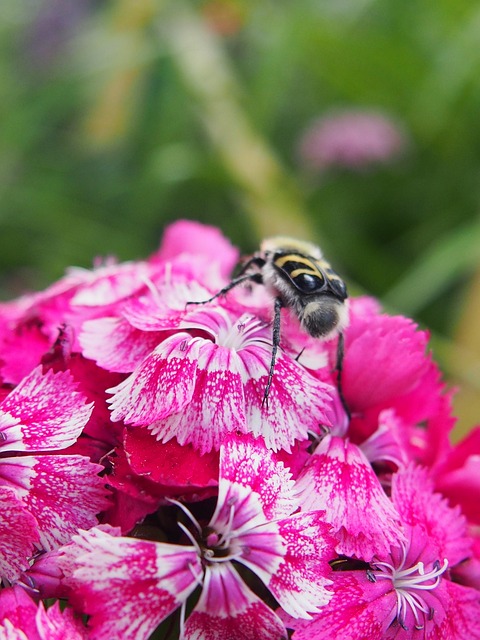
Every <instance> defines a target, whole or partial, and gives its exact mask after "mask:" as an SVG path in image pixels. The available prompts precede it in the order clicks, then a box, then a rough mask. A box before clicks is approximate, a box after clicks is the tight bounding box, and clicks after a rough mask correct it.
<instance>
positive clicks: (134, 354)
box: [79, 317, 165, 373]
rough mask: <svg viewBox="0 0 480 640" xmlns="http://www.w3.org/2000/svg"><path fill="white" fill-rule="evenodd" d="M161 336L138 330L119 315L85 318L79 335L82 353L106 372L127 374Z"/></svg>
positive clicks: (148, 353) (161, 338) (147, 353)
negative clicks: (94, 318) (93, 318)
mask: <svg viewBox="0 0 480 640" xmlns="http://www.w3.org/2000/svg"><path fill="white" fill-rule="evenodd" d="M164 337H165V336H164V335H159V334H157V333H147V332H145V331H140V330H139V329H136V328H135V327H132V325H131V324H130V323H129V322H127V321H126V320H125V319H124V318H122V317H120V318H119V317H111V318H99V319H96V320H87V321H86V322H84V323H83V325H82V332H81V334H80V336H79V342H80V346H81V348H82V353H83V355H84V356H85V357H86V358H89V359H90V360H94V361H95V362H96V363H97V364H98V365H99V366H100V367H102V368H103V369H107V371H116V372H118V373H131V372H132V371H133V370H134V369H135V368H136V367H137V366H138V365H139V364H140V363H141V362H142V360H144V359H145V358H146V357H147V356H148V355H150V353H151V352H152V351H153V350H154V349H155V347H156V346H157V345H158V343H159V342H161V340H163V338H164Z"/></svg>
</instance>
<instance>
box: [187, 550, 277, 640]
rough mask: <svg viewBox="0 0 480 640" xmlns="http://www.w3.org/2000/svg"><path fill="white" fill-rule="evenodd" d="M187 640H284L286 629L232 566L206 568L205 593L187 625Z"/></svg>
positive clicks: (227, 564) (217, 565) (228, 564)
mask: <svg viewBox="0 0 480 640" xmlns="http://www.w3.org/2000/svg"><path fill="white" fill-rule="evenodd" d="M184 638H185V640H235V639H237V638H238V639H240V638H241V639H242V640H282V639H285V640H286V638H287V632H286V630H285V627H284V625H283V623H282V621H281V620H280V618H279V617H278V616H277V615H276V613H275V612H274V611H272V610H271V609H270V608H269V607H267V605H266V604H265V603H264V602H263V601H262V600H260V598H259V597H258V596H256V595H255V594H254V593H253V592H252V591H250V589H249V588H248V587H247V585H246V584H245V582H243V580H242V579H241V578H240V576H239V575H238V574H237V572H236V571H235V569H234V568H233V567H232V566H231V564H230V563H218V564H213V565H210V566H209V567H207V568H206V571H205V578H204V582H203V590H202V593H201V595H200V599H199V601H198V602H197V604H196V606H195V608H194V610H193V611H192V613H191V614H190V616H189V617H188V619H187V621H186V623H185V630H184Z"/></svg>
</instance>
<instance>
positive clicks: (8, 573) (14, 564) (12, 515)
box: [0, 487, 39, 582]
mask: <svg viewBox="0 0 480 640" xmlns="http://www.w3.org/2000/svg"><path fill="white" fill-rule="evenodd" d="M0 514H1V516H0V550H1V551H0V578H6V579H7V580H9V581H10V582H13V581H15V580H16V579H18V577H19V576H20V574H21V572H22V571H26V570H27V569H28V566H29V559H30V558H31V557H32V555H33V553H34V550H35V549H34V545H35V544H37V543H38V541H39V534H38V527H37V522H36V520H35V518H34V517H33V516H32V515H31V514H30V513H29V512H28V511H27V509H26V508H25V506H24V505H23V504H22V502H21V501H20V500H19V499H18V497H17V495H16V494H15V491H13V490H12V489H9V488H8V487H0Z"/></svg>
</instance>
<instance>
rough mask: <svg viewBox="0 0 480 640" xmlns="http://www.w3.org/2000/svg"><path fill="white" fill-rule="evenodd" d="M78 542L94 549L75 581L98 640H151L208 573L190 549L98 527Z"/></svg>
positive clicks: (79, 559) (86, 555)
mask: <svg viewBox="0 0 480 640" xmlns="http://www.w3.org/2000/svg"><path fill="white" fill-rule="evenodd" d="M73 540H74V542H77V541H78V542H79V544H80V545H81V547H82V548H83V549H85V547H87V548H88V551H87V552H86V553H85V552H84V553H82V554H80V555H79V556H78V557H77V559H76V566H77V569H76V570H75V572H74V575H73V581H74V585H75V591H76V594H77V596H76V597H78V598H79V599H80V600H81V601H82V602H83V607H82V608H83V610H84V611H85V613H88V614H89V615H91V616H92V617H91V619H90V626H91V629H92V634H91V637H92V638H95V640H125V639H126V638H128V640H145V638H148V637H149V636H150V634H151V633H152V632H153V631H154V630H155V628H156V627H157V626H158V625H159V624H160V623H161V622H162V620H163V619H164V618H166V617H167V616H168V615H170V614H171V613H172V612H173V611H175V609H177V608H178V607H180V606H181V605H182V604H183V602H185V600H186V599H187V598H188V596H189V595H190V594H191V593H192V591H193V590H194V589H195V588H196V586H197V584H198V578H199V577H200V576H201V575H202V573H203V570H202V567H201V564H200V559H199V557H198V555H197V551H196V550H195V549H194V548H193V547H190V546H185V547H184V546H179V545H170V544H163V543H156V542H150V541H147V540H137V539H134V538H123V537H112V536H110V535H108V534H107V533H104V532H101V531H99V530H98V529H97V530H96V531H95V532H93V533H90V532H83V533H82V538H79V537H78V536H74V538H73Z"/></svg>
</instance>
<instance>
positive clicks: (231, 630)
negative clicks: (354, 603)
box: [60, 436, 334, 640]
mask: <svg viewBox="0 0 480 640" xmlns="http://www.w3.org/2000/svg"><path fill="white" fill-rule="evenodd" d="M297 509H298V500H297V499H296V497H295V484H294V482H293V480H292V478H291V474H290V472H289V470H288V469H286V468H285V466H284V465H283V463H282V462H279V461H276V460H275V458H274V455H273V452H272V451H271V450H268V449H267V448H266V447H265V445H264V444H263V442H262V441H261V440H253V439H252V438H251V436H247V437H246V438H244V439H241V440H240V439H238V438H231V439H229V440H227V441H226V442H225V443H224V444H223V445H222V449H221V456H220V478H219V489H218V498H217V505H216V508H215V511H214V513H213V515H212V516H211V518H210V520H209V522H208V523H204V524H203V525H202V524H201V523H199V522H198V521H197V520H196V519H195V518H194V517H193V516H192V515H191V514H189V513H188V512H187V514H188V521H187V524H189V525H190V528H188V526H186V525H185V524H183V523H180V524H179V526H180V527H181V529H182V531H183V532H184V533H185V537H186V539H187V541H190V544H185V545H179V544H168V543H163V542H152V541H148V540H138V539H134V538H125V537H115V536H112V535H111V534H110V533H109V532H106V531H102V530H100V529H98V528H97V529H92V530H91V531H90V532H83V533H81V534H80V535H79V536H74V538H73V543H71V544H70V545H67V546H66V547H64V549H63V553H60V566H61V567H62V569H63V572H64V574H65V575H66V584H67V585H68V587H69V588H70V589H72V599H73V600H74V601H77V602H79V606H80V607H81V609H82V610H83V611H85V612H86V613H88V614H89V615H91V616H92V617H91V621H90V624H91V628H92V637H93V638H96V639H98V640H100V639H107V638H108V639H109V640H112V639H116V638H118V639H120V638H130V639H131V640H140V639H141V638H145V637H148V635H149V634H150V633H151V632H152V631H153V630H154V629H155V628H156V627H157V625H158V624H159V623H160V622H161V621H162V620H163V619H164V618H166V617H167V616H169V615H170V614H171V613H172V612H173V611H175V610H176V609H177V608H179V607H182V621H181V624H182V627H183V618H184V616H185V605H186V601H187V598H188V597H189V596H190V595H191V594H192V593H193V592H194V591H195V589H196V588H197V587H199V586H200V588H201V593H200V596H199V598H198V601H197V603H196V604H195V606H194V608H193V611H192V612H191V613H190V615H188V618H187V620H186V622H185V625H184V629H183V634H182V637H184V638H185V639H193V638H199V637H201V638H205V639H209V638H212V639H213V638H216V639H217V640H229V639H231V638H233V637H235V634H236V633H237V631H236V630H238V629H242V634H243V635H242V637H243V638H246V639H247V638H248V639H251V640H254V639H259V640H260V639H264V640H276V639H278V638H281V637H286V632H285V630H284V627H283V624H282V623H281V621H280V619H279V618H278V617H277V615H276V614H275V613H274V611H272V609H270V608H269V607H268V606H267V605H266V604H265V603H264V602H263V601H262V599H261V598H260V597H259V596H258V595H256V594H255V593H254V591H252V590H251V588H250V587H249V586H248V583H249V582H251V579H249V575H254V576H256V577H257V578H259V579H260V580H261V582H262V583H263V584H264V585H265V587H266V588H267V589H268V590H269V592H270V593H271V594H272V595H273V596H274V597H275V599H276V601H277V602H278V603H280V605H281V606H282V608H283V610H284V611H286V612H288V613H290V614H291V615H294V616H296V617H300V618H305V617H310V614H311V613H313V612H318V611H320V608H321V607H322V605H324V604H326V603H327V602H328V600H329V598H330V593H329V591H328V585H329V580H328V578H327V577H326V576H327V574H328V573H329V566H328V561H329V560H330V559H331V558H332V557H333V543H334V540H333V538H332V537H331V536H330V533H329V529H330V528H329V526H328V525H327V524H326V523H325V522H324V520H323V513H322V512H319V511H312V512H299V513H297V512H296V511H297ZM238 566H240V567H241V568H242V569H243V571H242V572H241V573H239V572H238V571H237V570H236V567H238ZM245 569H247V570H248V571H247V572H245Z"/></svg>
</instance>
